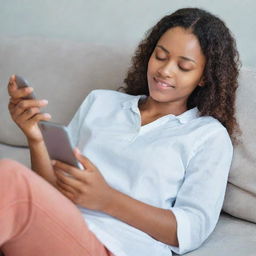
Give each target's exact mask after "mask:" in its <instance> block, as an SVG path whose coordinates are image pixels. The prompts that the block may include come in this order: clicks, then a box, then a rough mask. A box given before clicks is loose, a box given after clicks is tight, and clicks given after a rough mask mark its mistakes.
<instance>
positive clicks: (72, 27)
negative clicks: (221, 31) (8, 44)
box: [0, 0, 256, 67]
mask: <svg viewBox="0 0 256 256" xmlns="http://www.w3.org/2000/svg"><path fill="white" fill-rule="evenodd" d="M182 7H202V8H205V9H206V10H208V11H210V12H212V13H214V14H216V15H218V16H219V17H221V18H222V19H223V20H224V21H225V22H226V23H227V25H228V27H229V28H230V29H231V31H232V32H233V34H234V35H235V38H236V40H237V45H238V50H239V52H240V56H241V60H242V63H243V65H244V66H253V67H255V66H256V62H255V58H256V47H255V43H254V42H255V41H256V33H255V28H256V18H255V13H256V2H255V1H254V0H243V1H242V0H211V1H205V0H129V1H126V0H101V1H99V0H98V1H97V0H95V1H93V0H72V1H71V0H0V37H6V36H7V37H9V36H11V37H16V36H35V37H52V38H65V39H70V40H75V41H83V42H85V43H90V42H93V43H95V42H98V44H99V45H101V44H104V45H107V46H108V45H109V46H113V45H114V46H118V47H119V48H120V49H122V48H124V49H125V51H126V52H127V51H128V52H130V53H132V52H133V50H134V48H135V46H136V45H137V42H138V41H140V39H142V37H143V35H144V33H145V31H146V30H147V29H149V28H150V27H151V26H152V25H154V24H155V22H156V21H158V19H160V18H161V17H162V16H163V15H165V14H168V13H170V12H173V11H175V10H176V9H178V8H182ZM131 35H132V36H131Z"/></svg>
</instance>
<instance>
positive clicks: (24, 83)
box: [15, 75, 36, 99]
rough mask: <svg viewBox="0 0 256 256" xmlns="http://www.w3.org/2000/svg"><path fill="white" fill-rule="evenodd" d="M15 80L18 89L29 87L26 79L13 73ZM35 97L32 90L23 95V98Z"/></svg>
mask: <svg viewBox="0 0 256 256" xmlns="http://www.w3.org/2000/svg"><path fill="white" fill-rule="evenodd" d="M15 81H16V84H17V86H18V88H19V89H20V88H25V87H29V83H28V81H27V80H26V79H24V78H23V77H21V76H18V75H15ZM35 98H36V96H35V94H34V93H33V92H31V93H30V94H29V95H28V96H26V97H23V99H35Z"/></svg>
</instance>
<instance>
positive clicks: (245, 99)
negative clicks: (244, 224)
mask: <svg viewBox="0 0 256 256" xmlns="http://www.w3.org/2000/svg"><path fill="white" fill-rule="evenodd" d="M255 109H256V70H255V69H248V68H247V69H246V68H243V69H242V70H241V72H240V76H239V89H238V95H237V119H238V122H239V125H240V128H241V131H242V136H241V138H240V140H241V143H240V144H238V145H236V146H235V147H234V157H233V161H232V166H231V171H230V175H229V183H228V186H227V192H226V196H225V201H224V205H223V210H224V211H225V212H227V213H229V214H231V215H233V216H236V217H239V218H242V219H246V220H249V221H252V222H255V223H256V155H255V153H256V136H255V133H256V125H255V122H256V111H255Z"/></svg>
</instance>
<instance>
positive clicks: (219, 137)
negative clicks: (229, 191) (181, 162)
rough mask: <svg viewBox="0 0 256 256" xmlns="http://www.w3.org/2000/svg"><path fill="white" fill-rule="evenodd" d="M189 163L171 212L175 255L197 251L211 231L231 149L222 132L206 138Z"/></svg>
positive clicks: (217, 215) (217, 214)
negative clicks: (176, 239) (175, 222)
mask: <svg viewBox="0 0 256 256" xmlns="http://www.w3.org/2000/svg"><path fill="white" fill-rule="evenodd" d="M197 148H198V149H197V150H195V151H196V152H195V153H194V154H193V156H192V158H191V159H190V161H189V163H188V166H187V168H186V173H185V178H184V181H183V184H182V186H181V187H180V189H179V192H178V194H177V198H176V201H175V204H174V206H173V207H172V208H171V211H172V212H173V213H174V215H175V217H176V221H177V236H178V241H179V247H174V246H169V247H170V249H171V250H172V251H174V252H175V253H177V254H183V253H186V252H189V251H191V250H194V249H196V248H198V247H199V246H200V245H201V244H202V243H203V242H204V241H205V240H206V238H207V237H208V236H209V235H210V233H211V232H212V231H213V229H214V228H215V226H216V224H217V221H218V218H219V215H220V211H221V208H222V205H223V201H224V195H225V190H226V185H227V179H228V173H229V170H230V165H231V161H232V156H233V146H232V143H231V140H230V137H229V135H228V133H227V131H226V129H225V128H223V127H222V129H218V131H217V132H214V133H213V134H212V135H209V136H208V138H207V139H206V140H204V142H203V143H201V145H200V146H198V147H197Z"/></svg>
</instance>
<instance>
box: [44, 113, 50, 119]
mask: <svg viewBox="0 0 256 256" xmlns="http://www.w3.org/2000/svg"><path fill="white" fill-rule="evenodd" d="M44 116H45V117H46V118H52V116H51V115H50V114H48V113H44Z"/></svg>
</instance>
